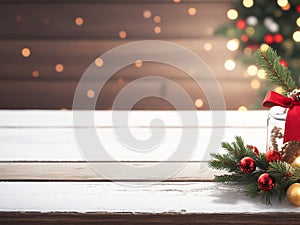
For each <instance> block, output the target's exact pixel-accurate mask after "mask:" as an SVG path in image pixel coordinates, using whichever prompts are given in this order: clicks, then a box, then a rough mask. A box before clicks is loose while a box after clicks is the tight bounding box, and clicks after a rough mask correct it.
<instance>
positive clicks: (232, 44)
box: [226, 38, 240, 52]
mask: <svg viewBox="0 0 300 225" xmlns="http://www.w3.org/2000/svg"><path fill="white" fill-rule="evenodd" d="M226 46H227V49H228V50H229V51H232V52H234V51H236V50H237V49H238V48H239V46H240V41H239V40H238V39H236V38H234V39H231V40H229V41H228V42H227V45H226Z"/></svg>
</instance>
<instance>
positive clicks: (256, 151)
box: [246, 145, 259, 156]
mask: <svg viewBox="0 0 300 225" xmlns="http://www.w3.org/2000/svg"><path fill="white" fill-rule="evenodd" d="M246 147H247V148H248V149H251V150H252V151H253V152H254V153H255V155H257V156H259V151H258V149H257V148H256V147H255V146H254V145H247V146H246Z"/></svg>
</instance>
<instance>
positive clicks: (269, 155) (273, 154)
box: [266, 150, 282, 162]
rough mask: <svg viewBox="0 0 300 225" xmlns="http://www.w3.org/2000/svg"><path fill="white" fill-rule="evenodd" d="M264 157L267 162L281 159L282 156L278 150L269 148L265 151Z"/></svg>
mask: <svg viewBox="0 0 300 225" xmlns="http://www.w3.org/2000/svg"><path fill="white" fill-rule="evenodd" d="M266 159H267V161H268V162H274V161H281V160H282V157H281V154H280V152H279V151H276V150H269V151H267V152H266Z"/></svg>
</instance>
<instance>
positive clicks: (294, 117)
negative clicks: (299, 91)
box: [263, 91, 300, 143]
mask: <svg viewBox="0 0 300 225" xmlns="http://www.w3.org/2000/svg"><path fill="white" fill-rule="evenodd" d="M275 105H278V106H281V107H284V108H289V110H288V113H287V117H286V121H285V130H284V137H283V142H284V143H285V142H288V141H294V140H295V141H299V142H300V129H299V127H300V101H299V100H298V99H297V97H285V96H283V95H281V94H278V93H276V92H274V91H270V92H268V94H267V95H266V97H265V99H264V101H263V106H265V107H272V106H275Z"/></svg>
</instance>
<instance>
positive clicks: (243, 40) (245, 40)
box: [241, 34, 249, 42]
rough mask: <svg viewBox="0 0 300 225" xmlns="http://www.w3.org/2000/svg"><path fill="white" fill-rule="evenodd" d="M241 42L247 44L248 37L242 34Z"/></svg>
mask: <svg viewBox="0 0 300 225" xmlns="http://www.w3.org/2000/svg"><path fill="white" fill-rule="evenodd" d="M241 40H242V42H247V41H248V40H249V38H248V36H247V35H246V34H243V35H242V36H241Z"/></svg>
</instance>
